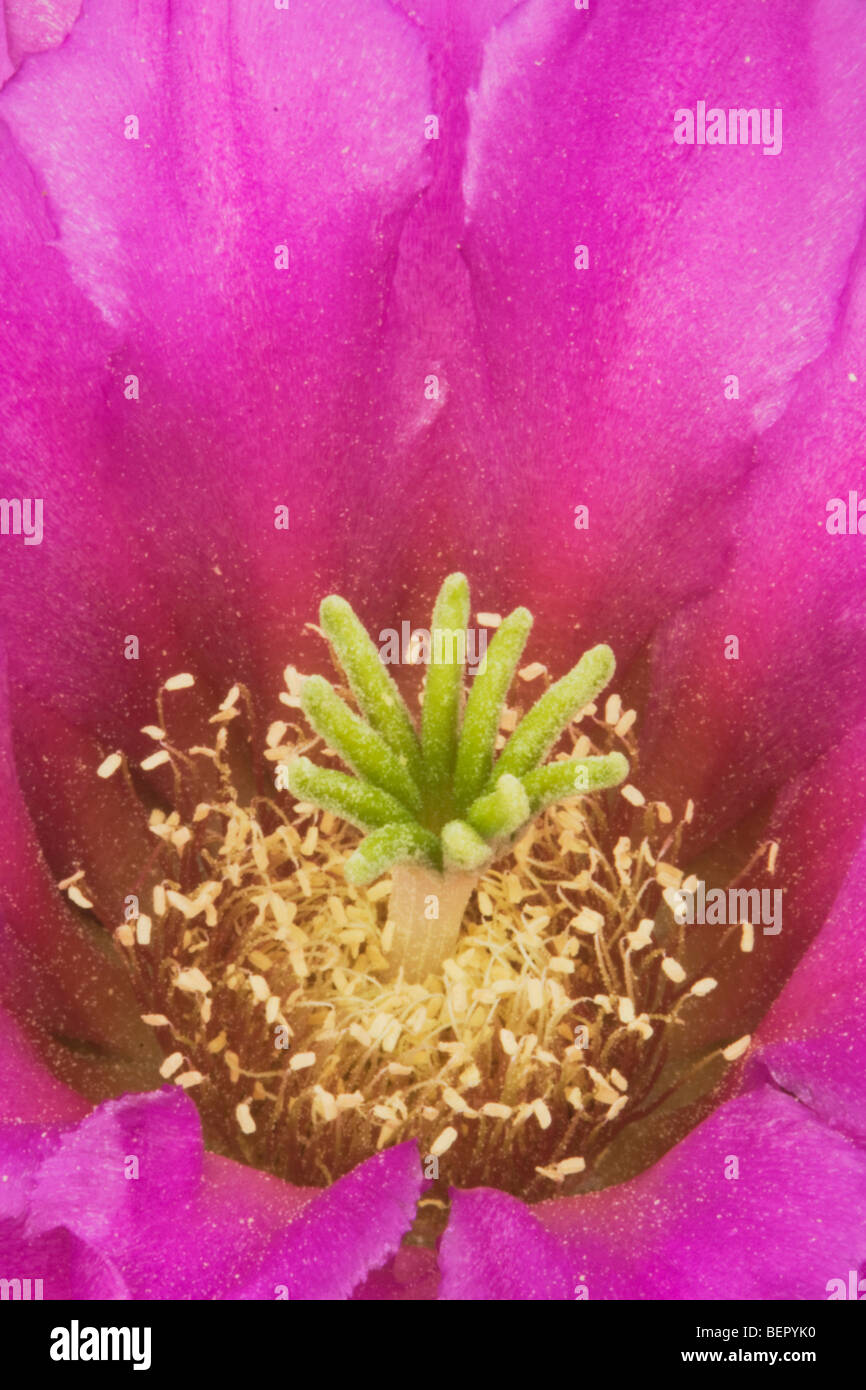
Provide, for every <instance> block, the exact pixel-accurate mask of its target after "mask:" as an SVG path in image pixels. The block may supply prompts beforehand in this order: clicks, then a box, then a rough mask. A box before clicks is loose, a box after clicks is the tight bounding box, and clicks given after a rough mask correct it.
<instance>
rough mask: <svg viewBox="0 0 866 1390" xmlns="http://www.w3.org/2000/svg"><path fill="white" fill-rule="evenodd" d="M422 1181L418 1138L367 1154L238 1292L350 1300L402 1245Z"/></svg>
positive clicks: (306, 1214)
mask: <svg viewBox="0 0 866 1390" xmlns="http://www.w3.org/2000/svg"><path fill="white" fill-rule="evenodd" d="M424 1185H425V1184H424V1178H423V1175H422V1172H421V1164H420V1162H419V1158H418V1146H417V1144H416V1143H415V1142H414V1141H413V1142H411V1143H408V1144H399V1145H398V1146H397V1147H396V1148H393V1149H387V1150H386V1151H385V1152H384V1153H380V1154H375V1155H374V1157H373V1158H368V1159H367V1161H366V1162H365V1163H361V1164H359V1166H358V1167H357V1168H354V1169H353V1170H352V1172H351V1173H347V1174H346V1176H345V1177H344V1178H340V1180H339V1181H338V1182H335V1183H334V1185H333V1186H332V1187H329V1188H327V1189H326V1190H325V1191H324V1192H323V1193H322V1194H321V1195H320V1196H317V1197H316V1198H315V1199H314V1200H313V1201H312V1202H311V1203H310V1205H309V1206H308V1207H307V1208H306V1210H305V1211H304V1212H303V1213H302V1214H301V1216H300V1217H299V1219H298V1220H297V1221H296V1222H295V1223H294V1225H293V1226H291V1227H290V1229H289V1230H288V1231H287V1232H286V1233H285V1235H282V1236H279V1237H277V1238H276V1239H275V1241H274V1243H273V1245H272V1247H271V1249H270V1250H268V1251H267V1253H266V1255H265V1256H264V1258H263V1261H262V1265H263V1268H262V1269H261V1271H260V1272H259V1273H258V1274H257V1275H256V1277H255V1278H254V1279H252V1280H250V1281H249V1282H248V1283H247V1284H246V1285H245V1286H244V1287H243V1289H242V1290H241V1291H240V1292H239V1293H238V1294H237V1297H238V1298H276V1297H281V1298H289V1299H304V1300H309V1299H335V1298H339V1299H343V1298H349V1297H350V1295H351V1294H352V1292H353V1290H354V1289H355V1288H356V1287H357V1285H358V1284H360V1283H361V1282H362V1280H363V1279H364V1278H365V1276H366V1275H367V1274H368V1273H369V1272H370V1270H371V1269H376V1268H378V1266H380V1265H381V1264H383V1263H384V1262H385V1260H386V1259H387V1258H388V1256H389V1255H391V1254H392V1253H393V1252H394V1251H395V1250H396V1249H397V1247H398V1246H399V1244H400V1241H401V1239H402V1238H403V1236H404V1235H405V1234H406V1232H407V1231H408V1230H409V1228H410V1226H411V1225H412V1221H413V1219H414V1216H415V1207H416V1204H417V1202H418V1198H419V1197H420V1195H421V1192H422V1190H423V1188H424Z"/></svg>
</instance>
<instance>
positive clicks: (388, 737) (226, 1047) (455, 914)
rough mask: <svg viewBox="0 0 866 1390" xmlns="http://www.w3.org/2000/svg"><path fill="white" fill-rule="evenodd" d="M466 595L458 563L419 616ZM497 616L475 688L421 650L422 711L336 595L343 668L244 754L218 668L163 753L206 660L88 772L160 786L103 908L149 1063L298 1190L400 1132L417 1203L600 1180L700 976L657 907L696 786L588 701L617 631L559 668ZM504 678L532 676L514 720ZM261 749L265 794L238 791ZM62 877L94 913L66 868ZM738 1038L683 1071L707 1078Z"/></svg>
mask: <svg viewBox="0 0 866 1390" xmlns="http://www.w3.org/2000/svg"><path fill="white" fill-rule="evenodd" d="M468 616H469V594H468V587H467V585H466V581H465V579H464V577H463V576H462V575H452V576H449V578H448V579H447V580H446V581H445V584H444V585H443V587H442V590H441V591H440V595H439V598H438V599H437V603H436V607H435V609H434V614H433V623H432V631H433V632H434V633H435V632H436V630H437V629H446V628H447V629H450V630H452V631H453V630H454V629H456V628H457V627H459V626H460V625H461V624H462V625H463V626H465V624H466V622H467V620H468ZM491 622H496V623H497V626H496V632H495V635H494V637H493V640H492V641H491V643H490V647H489V650H488V651H487V654H486V662H485V665H484V668H483V670H481V669H479V672H478V674H477V675H476V676H475V678H474V680H473V682H472V685H471V687H470V689H469V692H468V695H467V694H466V692H465V691H464V689H463V670H462V665H461V663H460V661H459V659H457V658H454V659H453V660H450V661H449V660H447V659H445V658H444V656H443V659H442V660H441V661H440V662H439V663H436V662H435V661H433V662H431V664H430V666H429V668H428V672H427V679H426V684H425V689H424V695H423V704H422V714H421V721H420V732H418V731H416V728H415V724H414V721H413V720H412V718H411V716H410V715H409V712H408V709H407V708H406V706H405V704H404V703H403V701H402V698H401V696H400V695H399V692H398V691H397V687H396V685H395V684H394V683H393V681H392V680H391V678H390V676H389V675H388V673H387V672H386V670H385V668H384V666H383V664H382V662H381V661H380V659H379V656H378V653H377V652H376V649H375V647H374V646H373V644H372V642H371V641H370V639H369V637H368V636H367V634H366V633H365V632H364V629H363V628H362V627H361V624H360V623H359V622H358V619H357V618H356V617H355V614H354V613H353V612H352V610H351V608H350V607H349V605H348V604H346V603H345V602H344V601H343V600H341V599H337V598H329V599H326V600H325V601H324V603H323V605H322V611H321V627H322V631H323V632H324V634H325V636H326V637H327V638H328V640H329V642H330V644H331V648H332V651H333V653H334V656H335V658H336V660H337V661H338V662H339V664H340V665H341V667H342V669H343V671H344V673H345V678H346V686H345V688H344V689H342V690H338V689H337V688H335V687H334V686H333V685H331V684H329V683H328V682H327V681H325V680H324V679H323V678H322V677H320V676H312V677H309V678H307V679H304V678H303V677H301V676H299V674H298V673H297V672H296V671H295V670H294V668H293V667H288V668H287V670H286V686H287V689H286V691H285V692H284V693H282V694H281V695H280V700H281V702H282V703H283V705H284V706H285V707H286V713H285V717H284V718H281V719H279V720H277V721H275V722H274V723H273V724H271V726H270V728H269V729H268V732H267V736H266V739H265V746H264V748H263V749H261V750H260V751H259V752H256V750H255V749H254V748H253V746H252V743H251V729H252V727H253V720H252V714H251V702H250V700H249V696H248V694H247V692H246V691H245V690H244V689H243V688H242V687H241V686H239V685H234V686H233V687H232V688H231V690H230V691H229V692H228V694H227V695H226V697H225V699H224V700H223V701H222V703H221V705H220V707H219V708H218V709H217V710H216V711H215V713H214V715H213V716H212V717H211V720H210V725H211V727H212V728H213V729H214V730H215V732H214V733H213V735H212V738H211V741H210V742H208V741H203V742H202V743H200V744H196V745H193V746H191V747H188V748H180V747H177V746H175V745H174V743H173V742H172V740H171V737H170V734H169V731H168V727H167V725H168V720H167V716H166V700H167V699H170V700H176V699H178V698H181V699H182V698H183V696H182V692H183V691H184V690H187V689H189V688H190V687H192V686H193V685H194V678H193V676H192V675H189V674H182V675H178V676H174V677H172V678H170V679H169V680H168V681H166V682H165V684H164V686H163V689H162V690H161V691H160V693H159V697H158V716H157V717H158V720H159V722H158V724H156V725H148V726H146V729H145V730H144V732H145V733H146V734H147V736H148V737H149V738H151V739H152V740H153V741H154V743H155V744H156V745H158V746H157V748H156V751H154V752H151V753H150V754H149V755H148V756H147V757H146V758H144V759H142V760H140V761H139V764H138V767H137V768H136V769H135V770H133V769H132V768H131V767H130V765H129V763H128V762H127V760H126V758H125V757H124V756H123V755H122V754H121V753H119V752H117V753H112V754H110V755H109V756H108V757H107V758H106V759H105V760H104V761H103V763H102V764H101V766H100V768H99V769H98V772H99V775H100V776H102V777H110V776H113V775H115V774H116V773H117V772H118V771H119V770H122V771H123V773H124V775H125V776H126V777H127V778H128V779H129V781H130V784H131V785H132V786H133V788H134V789H136V790H137V791H138V790H139V787H138V783H139V780H140V778H141V774H142V773H144V774H145V775H146V776H147V777H148V778H149V779H154V778H157V779H158V778H166V779H167V777H168V776H170V779H171V781H170V783H169V782H168V781H167V780H166V781H165V783H164V787H165V791H164V793H163V796H164V798H165V800H164V809H162V808H158V809H155V810H152V811H151V812H150V816H149V830H150V832H151V833H152V834H153V836H154V837H155V839H156V840H157V841H158V842H159V844H158V850H159V867H158V869H154V870H153V872H152V874H151V876H150V878H149V879H148V882H147V884H146V885H143V886H142V891H143V892H144V893H145V894H146V895H148V896H147V897H146V901H147V903H148V907H149V911H146V912H145V911H138V912H137V913H136V914H134V916H133V917H132V919H131V920H128V921H124V922H123V923H122V924H121V925H120V926H119V927H117V928H116V930H115V938H116V941H117V943H118V947H119V949H120V950H121V951H122V953H123V955H124V958H125V960H126V961H127V964H128V967H129V969H130V972H131V974H132V977H133V980H134V983H135V986H136V990H137V993H138V998H139V1000H140V1003H141V1009H142V1017H143V1019H144V1021H145V1022H146V1023H147V1024H148V1025H149V1026H150V1027H152V1028H153V1029H154V1030H155V1033H156V1036H157V1038H158V1040H159V1043H160V1045H161V1048H162V1051H163V1054H164V1061H163V1063H162V1066H161V1069H160V1070H161V1075H162V1077H163V1079H164V1080H165V1081H166V1082H170V1083H172V1084H174V1085H178V1086H181V1087H183V1088H184V1089H186V1090H188V1091H189V1093H190V1095H191V1096H192V1097H193V1098H195V1100H196V1101H197V1103H198V1105H199V1108H200V1111H201V1113H202V1117H203V1122H204V1125H205V1132H206V1138H207V1141H208V1143H209V1144H211V1146H212V1147H215V1148H217V1149H220V1150H221V1151H223V1152H226V1153H229V1154H231V1155H233V1156H235V1157H238V1158H240V1159H242V1160H243V1161H245V1162H248V1163H250V1164H253V1165H255V1166H258V1167H261V1168H264V1169H267V1170H269V1171H272V1172H274V1173H276V1174H278V1175H279V1176H281V1177H284V1178H286V1179H288V1180H290V1181H292V1182H294V1183H297V1184H301V1185H322V1184H327V1183H330V1182H332V1181H333V1180H335V1179H336V1178H338V1177H340V1176H341V1175H342V1174H344V1173H346V1172H348V1171H349V1170H350V1169H351V1168H353V1167H354V1166H355V1165H356V1164H357V1163H359V1162H361V1161H362V1160H363V1159H364V1158H366V1157H368V1156H369V1155H371V1154H372V1153H375V1152H376V1151H377V1150H379V1149H382V1148H384V1147H386V1146H388V1145H391V1144H396V1143H399V1142H402V1141H404V1140H406V1139H416V1140H417V1141H418V1143H419V1147H420V1152H421V1156H422V1162H423V1164H424V1168H425V1173H426V1174H427V1176H428V1177H430V1178H432V1179H433V1180H434V1186H433V1187H432V1189H431V1190H430V1191H429V1192H428V1194H427V1196H426V1198H425V1199H423V1201H424V1202H425V1203H427V1204H428V1205H429V1206H430V1207H431V1208H434V1209H435V1208H437V1207H442V1206H443V1205H444V1203H445V1193H446V1191H447V1186H448V1185H449V1184H450V1185H458V1186H464V1187H468V1186H477V1185H484V1184H486V1185H493V1186H496V1187H499V1188H502V1189H504V1190H506V1191H510V1192H513V1193H515V1194H517V1195H519V1196H521V1197H524V1198H528V1199H529V1200H538V1199H541V1198H543V1197H546V1196H551V1195H554V1194H555V1193H559V1192H572V1191H579V1190H581V1189H582V1188H584V1187H587V1186H593V1185H597V1182H596V1179H595V1178H594V1176H593V1174H594V1170H595V1169H596V1167H597V1165H598V1164H599V1162H600V1161H601V1159H602V1158H603V1156H604V1155H605V1153H606V1152H607V1151H608V1150H609V1149H610V1147H611V1145H612V1144H613V1143H614V1142H615V1141H616V1140H617V1139H618V1138H619V1137H620V1136H621V1135H622V1134H624V1132H625V1131H626V1130H627V1129H628V1127H630V1126H637V1125H638V1124H639V1122H640V1121H641V1120H642V1119H644V1118H645V1117H646V1116H648V1115H649V1114H651V1113H652V1111H653V1109H654V1107H655V1106H656V1105H657V1104H658V1098H659V1083H660V1077H662V1074H663V1071H664V1067H665V1062H666V1058H667V1055H668V1050H669V1044H670V1040H671V1035H672V1033H673V1032H674V1031H676V1030H682V1029H683V1028H687V1027H688V1026H689V1021H690V1019H691V1017H692V1016H693V1014H694V1013H695V1011H696V1010H699V1008H700V1001H701V1000H702V999H703V998H705V997H706V996H707V995H709V994H710V993H711V992H712V991H713V990H714V989H715V987H716V979H715V978H714V977H713V976H710V975H706V974H702V975H700V976H698V977H692V978H690V977H689V974H688V972H687V970H686V968H684V965H683V964H682V963H681V959H682V958H684V957H685V938H686V933H687V931H688V927H687V926H685V925H683V924H680V923H677V922H676V921H675V920H674V918H673V914H672V913H671V911H670V910H669V909H670V906H671V905H672V903H673V902H674V901H675V899H676V896H677V894H678V893H679V892H680V891H682V890H685V891H686V892H689V891H693V889H694V886H695V883H696V880H694V879H693V876H692V877H689V878H686V877H685V876H684V874H683V872H682V871H681V870H680V869H679V868H678V867H677V860H678V858H679V856H680V850H681V845H682V839H683V834H684V830H685V827H686V826H687V825H688V823H689V821H690V820H691V818H692V815H693V809H694V808H693V806H692V803H691V802H689V803H687V804H686V806H685V807H684V808H683V810H682V813H681V815H680V816H679V818H678V819H675V818H674V815H673V812H672V810H671V809H670V807H668V806H667V805H666V804H665V803H664V802H661V801H650V800H647V799H646V798H645V797H644V796H643V794H642V793H641V791H640V790H639V789H638V787H637V785H636V784H635V780H634V776H633V775H632V778H631V780H629V781H626V780H625V779H626V778H627V777H628V776H629V768H630V767H631V769H632V770H633V769H634V768H635V767H636V766H637V764H638V761H639V759H638V750H637V744H636V740H635V720H636V715H635V711H633V710H625V711H624V710H623V708H622V702H621V700H620V698H619V696H618V695H616V694H611V695H609V696H608V697H607V699H606V701H605V702H604V704H603V706H602V705H599V703H598V698H597V697H598V696H599V694H600V692H601V690H602V689H603V688H604V686H605V685H606V684H607V683H608V681H609V679H610V676H611V674H612V672H613V657H612V653H611V652H610V649H609V648H607V647H596V648H593V649H592V650H591V651H590V652H588V653H587V654H586V655H585V656H584V657H583V658H582V659H581V661H580V662H578V664H577V666H576V667H575V668H574V669H573V670H572V671H571V672H569V673H568V674H567V675H566V676H564V677H563V678H561V679H560V680H558V681H556V682H553V683H549V682H547V677H546V672H545V670H544V668H543V667H542V666H540V664H539V663H533V664H532V665H531V666H526V667H523V668H521V669H518V668H519V665H520V659H521V656H522V653H523V649H524V646H525V644H526V641H527V638H528V635H529V629H530V626H531V617H530V615H529V614H528V613H527V611H526V610H525V609H518V610H516V612H515V613H513V614H511V615H509V616H508V617H506V618H505V619H504V620H502V621H498V620H497V619H496V618H495V616H494V617H493V618H492V619H491ZM440 650H441V651H442V652H444V651H445V644H442V645H441V647H440ZM513 682H516V684H517V686H518V689H520V690H521V691H526V690H528V689H529V688H530V687H534V686H535V685H536V683H539V684H540V683H542V682H547V684H546V689H545V690H544V692H543V693H542V694H541V696H540V698H539V699H538V700H537V701H536V702H535V704H534V705H532V706H531V708H529V710H528V711H527V712H525V713H523V714H522V717H521V707H522V705H523V704H524V701H523V700H521V699H520V696H519V695H518V696H517V697H513V703H509V690H510V688H511V686H512V683H513ZM551 752H553V754H554V756H553V757H552V759H551V760H550V761H545V759H546V758H547V757H548V755H549V754H550V753H551ZM257 763H258V764H259V765H260V766H264V767H265V768H266V769H267V779H266V780H267V781H268V782H270V784H271V785H273V786H274V793H273V795H268V796H256V795H251V796H248V797H241V796H239V793H238V790H237V784H238V783H239V782H241V781H243V782H244V783H246V782H248V781H249V782H250V785H254V783H253V782H252V779H251V777H250V775H249V774H250V771H251V769H253V768H254V767H255V765H256V764H257ZM340 763H342V764H343V765H344V766H345V767H348V768H349V769H351V773H352V774H354V775H350V774H348V773H346V772H345V771H343V770H341V768H340V766H339V764H340ZM239 769H241V771H242V773H243V775H242V776H240V775H238V772H239ZM169 787H170V790H169ZM287 792H290V793H291V794H290V795H287V794H286V793H287ZM359 830H361V831H363V832H366V833H365V835H364V838H363V839H361V840H360V842H359V838H358V831H359ZM771 853H772V851H771ZM61 886H62V887H64V888H65V889H66V891H67V892H68V893H69V896H70V898H71V899H72V901H73V902H75V903H76V905H77V906H79V907H81V908H84V909H89V908H91V907H92V906H93V902H92V895H90V894H89V892H88V889H87V885H86V882H85V881H84V873H83V871H79V872H78V873H76V874H75V875H73V876H72V877H71V878H70V879H67V880H65V881H64V884H63V885H61ZM724 944H725V945H726V946H728V945H730V944H731V943H730V933H729V934H728V935H727V936H726V937H725V938H724ZM739 948H740V950H744V951H750V950H751V949H752V948H753V939H752V938H750V937H749V935H748V934H747V932H746V931H745V928H744V929H743V932H742V934H741V935H740V940H739ZM748 1042H749V1039H748V1037H739V1038H731V1039H730V1041H729V1042H727V1043H726V1044H725V1045H724V1046H722V1047H718V1048H715V1049H713V1052H712V1054H711V1056H710V1057H704V1058H703V1059H702V1063H701V1065H702V1066H704V1067H710V1068H711V1069H712V1068H715V1071H713V1076H714V1078H715V1077H716V1076H717V1074H718V1072H719V1070H720V1069H723V1068H724V1067H725V1066H726V1065H727V1064H728V1063H729V1062H731V1061H734V1060H735V1059H736V1058H738V1057H740V1056H742V1054H743V1053H744V1052H745V1050H746V1048H747V1046H748ZM437 1180H438V1182H437Z"/></svg>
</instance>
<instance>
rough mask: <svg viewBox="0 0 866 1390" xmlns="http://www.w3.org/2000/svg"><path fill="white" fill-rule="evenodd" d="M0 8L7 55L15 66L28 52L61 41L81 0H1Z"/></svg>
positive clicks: (42, 48) (37, 51) (53, 46)
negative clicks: (7, 43) (6, 40)
mask: <svg viewBox="0 0 866 1390" xmlns="http://www.w3.org/2000/svg"><path fill="white" fill-rule="evenodd" d="M2 8H3V17H4V18H5V20H6V24H5V30H6V35H7V36H8V40H9V53H10V57H11V58H12V60H13V62H14V63H15V64H16V65H17V64H18V63H20V62H21V60H22V58H25V57H26V56H27V54H28V53H41V52H42V51H43V50H44V49H46V48H56V46H57V45H58V44H59V43H62V42H63V40H64V39H65V38H66V35H67V34H68V33H69V30H70V29H71V28H72V26H73V24H74V23H75V20H76V19H77V17H78V12H79V10H80V9H81V0H3V7H2ZM3 27H4V26H3V25H2V24H0V29H2V28H3Z"/></svg>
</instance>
